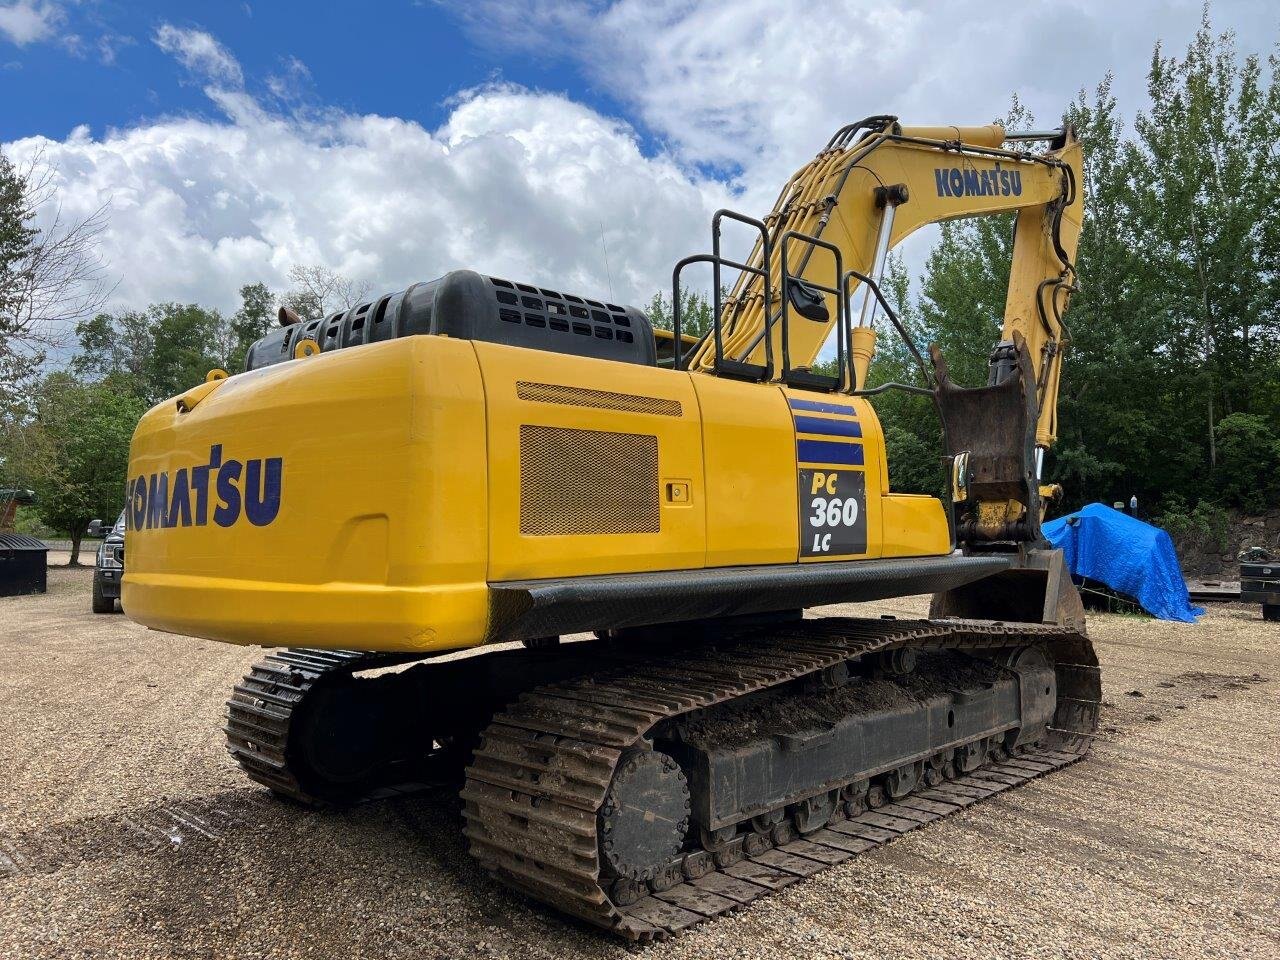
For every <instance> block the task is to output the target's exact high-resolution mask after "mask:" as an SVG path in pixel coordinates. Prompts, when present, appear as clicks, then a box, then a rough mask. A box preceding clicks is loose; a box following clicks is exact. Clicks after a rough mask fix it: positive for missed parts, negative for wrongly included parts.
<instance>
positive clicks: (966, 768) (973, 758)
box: [955, 740, 991, 773]
mask: <svg viewBox="0 0 1280 960" xmlns="http://www.w3.org/2000/svg"><path fill="white" fill-rule="evenodd" d="M990 750H991V744H990V743H988V742H987V741H986V740H975V741H974V742H973V743H966V744H965V745H964V746H962V747H957V748H956V759H955V765H956V769H957V770H958V771H959V772H960V773H973V772H974V771H975V770H977V769H978V768H979V767H981V766H982V765H983V764H984V763H986V762H987V754H988V753H989V752H990Z"/></svg>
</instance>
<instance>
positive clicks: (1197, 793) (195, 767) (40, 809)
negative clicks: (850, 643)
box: [0, 568, 1280, 960]
mask: <svg viewBox="0 0 1280 960" xmlns="http://www.w3.org/2000/svg"><path fill="white" fill-rule="evenodd" d="M89 577H90V574H89V571H87V570H68V569H64V568H53V569H51V570H50V590H49V593H48V594H46V595H44V596H32V597H21V598H0V957H2V958H5V960H7V958H10V957H13V958H26V957H59V958H63V957H82V956H83V957H117V956H119V957H193V958H194V957H201V958H203V957H246V958H261V957H316V958H330V957H344V958H345V957H415V958H436V957H440V958H444V957H449V958H452V957H459V956H464V957H467V958H481V957H512V958H521V960H523V958H541V957H546V958H562V957H584V958H585V957H593V958H594V957H625V956H628V955H630V954H633V953H637V952H639V953H643V954H646V955H653V956H660V957H671V958H696V957H717V958H722V957H723V958H738V957H740V958H765V957H770V958H773V957H776V958H784V957H785V958H790V957H798V956H803V957H868V958H872V957H874V958H876V960H883V958H885V957H894V958H909V957H992V956H1018V957H1022V956H1027V957H1031V956H1034V957H1100V956H1106V957H1209V956H1212V957H1268V958H1271V957H1280V930H1278V929H1277V925H1276V922H1275V918H1276V908H1277V895H1276V891H1277V890H1280V858H1277V855H1276V850H1277V849H1280V827H1278V826H1277V825H1278V824H1280V799H1278V798H1277V791H1276V790H1275V784H1276V783H1277V781H1278V778H1280V710H1278V709H1277V706H1280V701H1278V700H1277V690H1278V689H1280V682H1278V681H1280V628H1277V626H1276V625H1274V624H1266V623H1263V622H1262V620H1261V619H1260V617H1259V614H1258V609H1257V607H1243V606H1227V605H1223V606H1219V607H1213V608H1211V609H1210V611H1209V614H1208V616H1206V617H1205V618H1204V620H1203V621H1202V622H1201V623H1200V624H1199V625H1197V626H1183V625H1178V624H1167V623H1161V622H1158V621H1151V620H1143V619H1138V618H1132V617H1119V616H1096V617H1093V618H1092V619H1091V620H1090V633H1091V635H1092V637H1093V639H1094V643H1095V644H1096V646H1097V648H1098V652H1099V656H1100V658H1101V660H1102V663H1103V681H1104V694H1105V701H1106V703H1105V707H1104V711H1103V718H1102V723H1103V730H1102V736H1101V738H1100V739H1099V741H1098V743H1097V745H1096V747H1095V750H1094V753H1093V755H1092V756H1091V757H1090V758H1089V759H1088V760H1086V761H1085V762H1083V763H1080V764H1076V765H1075V766H1072V767H1069V768H1067V769H1066V770H1063V771H1060V772H1058V773H1056V774H1053V775H1052V776H1050V777H1047V778H1044V779H1042V780H1037V781H1034V782H1032V783H1030V784H1028V785H1027V786H1024V787H1022V788H1020V789H1018V790H1015V791H1012V792H1011V793H1007V794H1003V795H1001V796H999V797H996V798H993V799H991V800H989V801H986V802H985V803H983V804H981V805H979V806H977V807H975V808H973V809H970V810H968V811H965V812H962V813H960V814H957V815H955V816H953V817H950V818H948V819H946V820H943V821H940V822H937V823H935V824H932V825H931V826H929V827H926V828H924V829H922V830H918V831H915V832H913V833H910V834H908V835H906V836H904V837H903V838H901V839H899V840H897V841H895V842H894V843H892V844H889V845H888V846H887V847H883V848H880V849H878V850H875V851H871V852H869V853H867V854H864V855H862V856H860V857H856V858H854V859H853V860H852V861H849V862H848V863H846V864H844V865H841V866H838V867H834V868H832V869H830V870H827V871H826V872H824V873H822V874H820V875H819V876H817V877H815V878H813V879H811V880H809V881H807V882H806V883H803V884H800V885H797V886H796V887H792V888H790V889H788V890H786V891H784V892H782V893H780V894H777V895H775V896H772V897H769V898H767V899H765V900H764V901H761V902H760V903H758V904H756V905H754V906H753V907H751V908H750V909H748V910H746V911H744V912H741V913H739V914H736V915H734V916H731V917H728V918H725V919H721V920H718V921H715V922H712V923H709V924H705V925H704V926H702V927H700V928H698V929H696V930H695V931H693V932H692V933H690V934H689V935H687V936H685V937H683V938H681V939H678V940H676V941H674V942H672V943H668V944H660V945H655V946H650V947H646V948H643V949H639V948H635V947H628V946H626V945H624V944H621V943H619V942H616V941H613V940H611V939H608V938H606V937H605V936H603V935H601V934H598V933H597V932H595V931H594V930H591V929H589V928H586V927H584V926H581V925H579V924H576V923H574V922H572V921H568V920H565V919H563V918H561V917H560V916H558V915H556V914H554V913H552V912H550V911H549V910H546V909H544V908H542V907H540V906H537V905H534V904H531V903H529V902H528V901H526V900H523V899H522V898H520V897H518V896H516V895H515V894H512V893H510V892H508V891H507V890H505V889H504V888H502V887H501V886H499V885H498V884H497V883H495V882H493V881H492V880H490V879H489V878H488V877H487V876H486V875H485V874H484V873H483V872H481V871H480V870H479V869H477V867H475V866H474V865H473V864H472V862H471V859H470V857H469V856H468V855H467V853H466V850H465V847H464V844H463V841H462V838H461V835H460V827H459V814H458V807H457V803H456V801H455V800H454V799H453V797H451V796H450V795H449V794H448V793H447V792H445V791H437V792H435V793H433V794H429V795H425V796H418V797H414V798H410V799H400V800H395V801H386V802H381V803H375V804H369V805H366V806H363V807H360V808H358V809H355V810H351V811H346V812H338V813H315V812H312V811H308V810H304V809H302V808H300V807H297V806H294V805H291V804H287V803H284V802H281V801H277V800H274V799H272V798H271V796H270V795H269V794H267V793H265V792H264V791H263V790H261V789H259V788H257V787H255V786H252V785H249V784H248V783H247V782H246V781H245V780H244V779H243V778H242V777H241V775H240V774H239V772H238V770H237V769H236V767H235V766H234V764H233V763H232V762H231V760H230V758H229V757H228V755H227V754H226V751H225V749H224V748H223V737H222V733H221V730H220V725H221V722H222V712H223V711H222V703H223V701H224V700H225V698H226V695H227V692H228V690H229V688H230V686H231V684H232V683H233V682H235V680H236V679H237V678H238V677H239V676H240V675H241V674H242V673H243V672H244V671H245V670H246V669H247V667H248V666H249V665H250V663H252V662H253V661H254V660H255V659H257V658H258V657H259V656H260V651H258V650H256V649H245V648H237V647H229V646H224V645H221V644H217V643H211V642H208V641H203V640H192V639H189V638H183V637H174V636H168V635H165V634H160V633H153V632H151V631H148V630H145V629H144V628H142V627H140V626H138V625H136V624H133V623H131V622H130V621H129V620H128V619H126V618H125V617H122V616H120V615H118V614H117V615H114V616H95V615H94V614H93V613H91V612H90V609H89ZM838 610H839V612H841V613H847V614H854V615H864V616H865V615H879V614H890V613H893V614H898V615H901V616H921V615H923V614H924V610H925V604H924V601H923V600H921V599H920V598H908V599H902V600H896V601H890V602H886V603H880V604H866V605H860V606H857V607H845V608H838Z"/></svg>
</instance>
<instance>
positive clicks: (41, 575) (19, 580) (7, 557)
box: [0, 533, 49, 597]
mask: <svg viewBox="0 0 1280 960" xmlns="http://www.w3.org/2000/svg"><path fill="white" fill-rule="evenodd" d="M48 559H49V548H48V547H46V546H45V545H44V543H42V542H41V541H40V540H37V539H36V538H35V537H29V536H27V535H26V534H25V533H0V597H15V596H18V595H19V594H24V593H44V592H45V589H46V585H47V582H48V577H47V571H48Z"/></svg>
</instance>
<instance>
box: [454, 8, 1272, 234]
mask: <svg viewBox="0 0 1280 960" xmlns="http://www.w3.org/2000/svg"><path fill="white" fill-rule="evenodd" d="M446 2H451V5H452V7H453V8H454V10H455V12H456V14H457V16H458V17H459V18H460V19H461V20H462V21H463V23H464V24H466V25H468V26H469V27H470V28H471V30H470V31H469V32H470V34H471V36H472V37H473V39H474V40H476V41H477V42H479V43H483V44H485V45H487V46H489V47H490V48H492V49H493V50H494V51H495V52H499V53H504V54H506V55H514V56H522V55H527V52H528V51H530V50H536V51H537V52H538V56H539V57H540V58H541V59H543V60H544V61H545V60H546V59H547V58H549V57H559V58H561V59H562V60H564V61H566V62H569V63H572V64H574V66H575V67H577V69H579V70H581V71H583V72H584V73H586V74H587V75H588V76H589V77H590V78H591V79H592V80H594V81H595V82H596V83H597V84H598V85H600V86H602V87H603V88H605V89H606V90H608V91H609V92H610V93H611V94H612V95H613V96H614V97H616V98H617V99H618V100H619V101H621V102H622V103H625V104H627V105H628V106H630V107H631V109H632V110H634V112H635V113H636V115H637V116H638V118H639V119H640V120H641V121H642V122H643V124H644V125H645V126H646V127H647V128H648V129H649V130H650V131H652V132H653V133H654V134H656V135H657V136H658V137H659V138H660V139H662V141H663V142H665V143H667V144H668V145H669V146H670V148H671V149H672V151H673V152H674V154H675V156H677V157H678V158H679V159H680V160H681V161H682V162H685V163H692V164H710V165H714V166H717V167H719V168H722V169H728V170H729V171H731V172H732V173H736V174H737V177H736V182H737V185H738V186H739V187H740V188H742V189H743V190H744V191H745V194H744V196H743V203H744V205H746V209H748V210H754V211H756V212H760V211H762V209H764V208H767V207H768V206H769V205H771V204H772V201H773V198H774V195H775V194H776V190H777V189H778V187H779V185H780V184H781V183H782V182H784V181H785V178H786V177H787V176H789V175H790V174H791V172H792V171H793V170H795V169H796V168H797V167H799V166H800V165H801V164H803V163H804V162H806V161H807V160H808V159H809V158H810V157H812V155H813V154H814V153H815V152H816V151H817V150H818V149H819V148H820V147H821V146H822V145H823V144H824V143H825V142H826V140H827V137H828V136H829V135H830V134H831V133H832V132H833V131H834V130H836V129H837V128H838V127H840V126H841V125H843V124H845V123H849V122H852V121H855V120H859V119H861V118H862V117H864V116H868V115H871V114H880V113H891V114H896V115H898V116H899V117H901V118H902V120H903V122H904V123H907V124H934V123H947V124H983V123H989V122H990V121H991V120H992V118H994V117H996V116H999V115H1001V114H1002V113H1003V112H1004V110H1005V109H1006V108H1007V107H1008V105H1009V97H1010V94H1011V93H1013V92H1014V91H1017V92H1018V93H1019V94H1020V96H1021V97H1022V100H1023V102H1024V103H1026V104H1027V105H1028V106H1029V107H1030V108H1031V109H1032V111H1033V112H1034V113H1035V114H1036V115H1037V117H1038V119H1039V121H1040V122H1041V123H1042V124H1044V125H1047V126H1048V125H1054V124H1056V122H1057V120H1058V118H1059V117H1060V116H1061V112H1062V110H1063V108H1064V107H1065V106H1066V105H1067V103H1068V101H1069V100H1071V99H1072V98H1073V97H1074V96H1075V95H1076V93H1077V92H1078V91H1079V90H1080V89H1081V88H1088V89H1090V90H1092V88H1093V87H1094V86H1095V85H1096V84H1097V83H1098V81H1100V80H1101V79H1102V77H1103V76H1104V74H1105V73H1106V72H1107V71H1108V70H1112V69H1114V70H1115V72H1116V80H1115V85H1114V90H1115V93H1116V95H1117V97H1118V98H1119V100H1120V106H1121V110H1122V111H1123V112H1124V113H1125V115H1126V116H1127V117H1128V118H1129V119H1132V117H1133V115H1134V112H1135V111H1136V109H1137V108H1139V107H1140V106H1141V105H1142V104H1143V102H1144V101H1145V90H1146V79H1145V77H1146V71H1147V67H1148V65H1149V63H1150V58H1151V50H1152V46H1153V45H1154V43H1155V42H1156V40H1157V39H1160V38H1163V39H1164V40H1165V41H1166V42H1168V43H1170V44H1171V45H1173V46H1174V48H1178V47H1181V46H1182V45H1184V44H1185V43H1186V42H1187V41H1188V40H1190V38H1191V36H1192V34H1193V33H1194V31H1195V28H1196V26H1197V25H1198V23H1199V19H1200V11H1201V0H1134V2H1125V3H1116V2H1114V0H1074V2H1072V3H1068V4H1064V3H1061V2H1058V0H1029V2H1026V3H1019V4H1013V5H1008V6H1004V7H1001V8H1000V9H999V11H998V12H992V11H989V10H988V11H986V12H982V10H983V8H982V7H981V6H980V5H979V6H974V5H967V6H966V5H959V4H954V3H952V4H940V3H933V2H927V0H892V2H890V0H824V2H823V3H818V4H800V3H796V2H795V0H702V2H685V0H611V2H598V0H446ZM1213 17H1214V22H1215V25H1216V26H1217V27H1218V28H1219V29H1227V28H1234V29H1236V30H1238V32H1239V34H1240V37H1241V44H1242V46H1243V47H1245V48H1246V49H1250V50H1254V51H1257V52H1261V53H1263V54H1264V55H1265V54H1266V53H1267V52H1269V50H1268V47H1269V46H1270V45H1271V44H1273V43H1274V42H1275V39H1274V38H1275V37H1276V27H1277V25H1278V24H1280V17H1277V15H1276V12H1275V6H1274V3H1269V2H1259V0H1217V2H1215V3H1214V5H1213Z"/></svg>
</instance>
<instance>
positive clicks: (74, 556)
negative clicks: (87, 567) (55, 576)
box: [67, 533, 82, 567]
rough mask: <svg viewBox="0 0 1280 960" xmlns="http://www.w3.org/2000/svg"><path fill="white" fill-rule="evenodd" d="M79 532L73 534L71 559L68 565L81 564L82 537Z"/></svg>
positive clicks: (76, 565) (75, 565)
mask: <svg viewBox="0 0 1280 960" xmlns="http://www.w3.org/2000/svg"><path fill="white" fill-rule="evenodd" d="M81 536H82V535H81V534H79V533H73V534H72V535H71V559H70V560H69V561H68V562H67V566H68V567H78V566H80V537H81Z"/></svg>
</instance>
